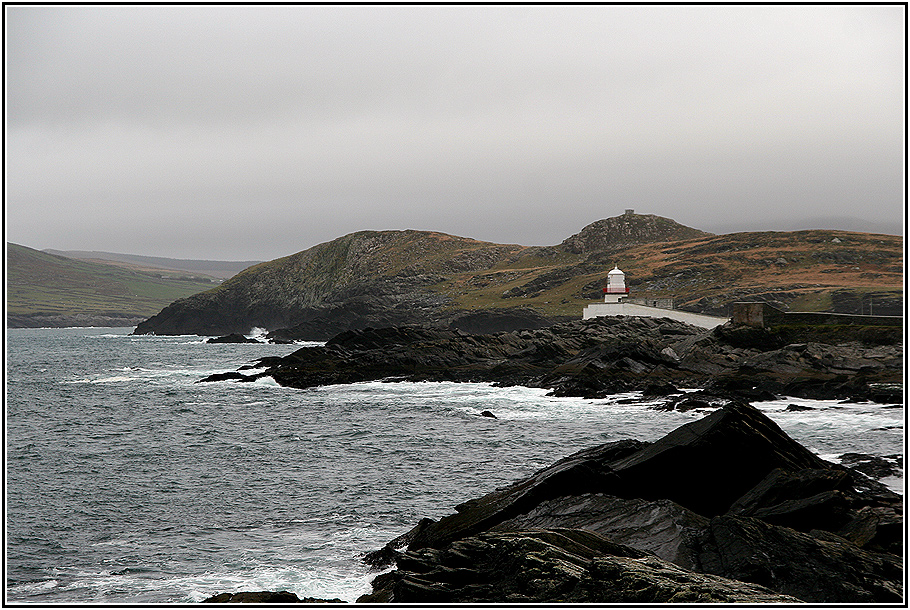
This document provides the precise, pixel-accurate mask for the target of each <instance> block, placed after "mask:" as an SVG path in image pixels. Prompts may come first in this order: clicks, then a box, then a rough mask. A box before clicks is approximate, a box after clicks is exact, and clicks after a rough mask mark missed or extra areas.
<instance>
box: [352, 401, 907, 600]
mask: <svg viewBox="0 0 910 610" xmlns="http://www.w3.org/2000/svg"><path fill="white" fill-rule="evenodd" d="M455 510H456V512H455V513H454V514H451V515H449V516H446V517H443V518H441V519H439V520H438V521H434V520H431V519H423V520H421V521H420V522H419V523H418V524H417V526H416V527H415V528H413V529H412V530H411V531H409V532H407V533H405V534H403V535H402V536H399V537H398V538H396V539H395V540H393V541H391V542H390V543H389V544H387V545H386V547H385V548H383V549H380V550H379V551H377V552H375V553H371V554H368V555H367V556H366V557H365V558H364V560H365V561H366V562H368V563H370V564H371V565H374V566H381V565H389V564H395V570H393V571H392V572H389V573H386V574H382V575H380V576H378V577H377V578H376V579H375V580H374V581H373V593H371V594H368V595H364V596H362V597H361V598H360V599H358V602H371V603H381V602H391V603H464V602H473V603H497V602H498V603H504V602H505V603H538V602H543V603H547V602H568V603H598V602H599V603H633V602H641V603H666V602H694V603H706V602H723V603H727V602H747V603H794V602H797V601H803V602H810V603H898V602H900V601H902V599H903V595H904V589H903V566H902V553H903V500H902V498H901V497H900V496H899V495H898V494H895V493H893V492H891V491H890V490H888V489H887V488H886V487H884V486H883V485H880V484H878V483H876V482H875V481H873V480H871V479H869V478H868V477H866V476H865V475H863V474H862V473H860V472H858V471H855V470H852V469H850V468H847V467H845V466H841V465H836V464H831V463H829V462H826V461H824V460H822V459H821V458H819V457H817V456H816V455H814V454H813V453H812V452H810V451H809V450H808V449H806V448H805V447H803V446H802V445H800V444H799V443H797V442H796V441H794V440H792V439H791V438H789V437H788V436H787V435H786V434H785V433H784V432H783V431H781V430H780V428H779V427H778V426H777V425H776V424H775V423H774V422H773V421H771V420H770V419H768V418H767V417H766V416H765V415H763V414H762V413H761V412H760V411H758V410H757V409H755V408H754V407H752V406H750V405H748V404H744V403H733V404H730V405H728V406H725V407H723V408H721V409H718V410H717V411H715V412H714V413H711V414H710V415H707V416H706V417H704V418H702V419H701V420H698V421H695V422H692V423H689V424H686V425H684V426H681V427H680V428H677V429H676V430H674V431H672V432H670V433H669V434H667V435H666V436H664V437H663V438H661V439H659V440H657V441H655V442H653V443H645V442H641V441H635V440H624V441H618V442H614V443H608V444H605V445H599V446H597V447H592V448H589V449H585V450H582V451H579V452H577V453H575V454H573V455H571V456H568V457H566V458H563V459H561V460H559V461H557V462H556V463H554V464H553V465H552V466H550V467H547V468H544V469H542V470H540V471H538V472H537V473H535V474H533V475H531V476H530V477H527V478H525V479H522V480H520V481H517V482H515V483H513V484H511V485H508V486H506V487H503V488H500V489H497V490H495V491H493V492H491V493H489V494H487V495H485V496H483V497H481V498H476V499H473V500H470V501H468V502H465V503H463V504H460V505H458V506H456V507H455Z"/></svg>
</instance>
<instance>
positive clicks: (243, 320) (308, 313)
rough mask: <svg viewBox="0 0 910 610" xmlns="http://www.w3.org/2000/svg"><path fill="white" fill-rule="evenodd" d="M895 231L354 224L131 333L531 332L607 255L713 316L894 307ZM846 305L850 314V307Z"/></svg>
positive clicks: (594, 296) (633, 219) (899, 272)
mask: <svg viewBox="0 0 910 610" xmlns="http://www.w3.org/2000/svg"><path fill="white" fill-rule="evenodd" d="M902 244H903V242H902V239H901V238H900V237H896V236H890V235H873V234H863V233H851V232H847V231H828V230H819V231H797V232H789V233H788V232H771V231H769V232H755V233H736V234H730V235H720V236H717V235H712V234H710V233H707V232H704V231H700V230H698V229H693V228H691V227H686V226H684V225H681V224H679V223H676V222H675V221H673V220H671V219H667V218H662V217H659V216H654V215H642V214H634V213H627V214H623V215H621V216H617V217H613V218H608V219H604V220H600V221H597V222H594V223H591V224H590V225H588V226H586V227H584V228H583V229H582V230H581V231H579V232H578V233H577V234H575V235H573V236H571V237H569V238H567V239H566V240H564V241H563V242H562V243H561V244H558V245H555V246H521V245H514V244H513V245H508V244H496V243H491V242H482V241H478V240H474V239H469V238H464V237H456V236H452V235H446V234H444V233H438V232H430V231H414V230H408V231H359V232H356V233H351V234H349V235H345V236H343V237H339V238H338V239H335V240H332V241H330V242H326V243H323V244H319V245H317V246H313V247H312V248H309V249H307V250H304V251H302V252H298V253H296V254H293V255H290V256H286V257H283V258H280V259H276V260H273V261H269V262H265V263H261V264H259V265H256V266H253V267H251V268H248V269H246V270H244V271H243V272H241V273H239V274H238V275H236V276H235V277H233V278H231V279H230V280H227V281H225V282H224V283H223V284H222V285H221V286H219V287H218V288H216V289H213V290H209V291H206V292H204V293H200V294H197V295H193V296H191V297H188V298H186V299H181V300H179V301H177V302H175V303H172V304H171V305H169V306H168V307H166V308H164V309H163V310H162V311H161V312H160V313H159V314H157V315H155V316H153V317H152V318H150V319H149V320H146V321H145V322H143V323H141V324H139V325H138V326H137V328H136V331H135V332H136V333H137V334H142V333H157V334H177V333H180V334H182V333H196V334H201V335H222V334H229V333H232V332H240V333H246V332H248V331H249V330H250V329H251V328H253V327H262V328H266V329H268V330H271V331H275V333H276V335H280V336H283V337H284V338H296V339H327V338H329V337H331V336H333V335H335V334H337V333H338V332H341V331H344V330H352V329H360V328H365V327H369V326H372V327H378V326H389V325H400V324H412V323H420V324H435V325H443V326H453V327H455V328H462V329H464V330H470V331H472V332H492V331H495V330H508V329H512V328H516V327H519V328H520V327H526V328H536V327H540V326H544V325H548V324H550V323H552V322H554V321H558V320H565V319H572V318H577V317H580V315H581V309H582V308H583V307H584V305H586V304H587V303H589V302H591V301H594V300H598V299H599V298H600V294H601V292H600V288H601V287H602V286H603V284H604V281H605V279H606V274H607V272H608V271H609V270H610V268H612V265H613V264H618V265H619V266H620V268H621V269H623V271H625V272H626V276H627V282H628V283H629V285H630V286H631V287H632V289H633V292H634V293H635V295H636V296H642V297H659V298H672V299H675V300H676V302H677V304H678V306H680V308H683V309H688V310H690V311H699V312H704V313H712V314H716V315H725V313H726V310H727V309H728V308H729V304H730V303H732V301H734V300H743V299H758V300H765V301H768V302H770V303H772V304H774V305H776V306H779V307H782V308H784V309H787V308H788V307H789V306H790V305H793V306H794V307H800V308H804V310H809V311H811V310H823V309H826V308H829V309H830V308H833V309H835V310H839V311H845V312H849V311H847V310H849V309H850V308H862V307H863V306H864V305H863V304H864V303H865V301H864V299H868V298H874V299H875V302H876V311H877V313H881V314H885V313H886V311H885V310H887V309H888V308H893V307H895V306H897V307H899V306H900V305H899V304H900V303H901V302H902V301H901V299H902V280H903V256H902V251H903V246H902ZM857 313H859V311H857Z"/></svg>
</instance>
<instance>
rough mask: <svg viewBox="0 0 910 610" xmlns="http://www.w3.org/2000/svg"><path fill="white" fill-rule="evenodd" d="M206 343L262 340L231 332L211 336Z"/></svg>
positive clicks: (254, 341)
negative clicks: (220, 335)
mask: <svg viewBox="0 0 910 610" xmlns="http://www.w3.org/2000/svg"><path fill="white" fill-rule="evenodd" d="M206 343H262V341H259V340H257V339H250V338H247V337H245V336H243V335H241V334H240V333H231V334H229V335H224V336H223V337H212V338H211V339H207V340H206Z"/></svg>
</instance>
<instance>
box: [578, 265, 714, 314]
mask: <svg viewBox="0 0 910 610" xmlns="http://www.w3.org/2000/svg"><path fill="white" fill-rule="evenodd" d="M628 296H629V287H628V286H626V274H625V273H623V272H622V271H620V270H619V267H617V266H615V265H614V266H613V269H612V270H611V271H610V272H609V273H608V274H607V286H606V288H604V300H603V303H591V304H590V305H588V306H587V307H585V309H584V311H583V312H582V319H584V320H587V319H589V318H598V317H600V316H645V317H648V318H670V319H672V320H679V321H680V322H687V323H688V324H693V325H695V326H701V327H703V328H714V327H715V326H720V325H721V324H724V323H725V322H727V320H728V319H727V318H720V317H717V316H706V315H704V314H700V313H690V312H688V311H680V310H678V309H664V308H663V307H651V306H649V305H639V304H638V303H628V302H626V299H627V297H628Z"/></svg>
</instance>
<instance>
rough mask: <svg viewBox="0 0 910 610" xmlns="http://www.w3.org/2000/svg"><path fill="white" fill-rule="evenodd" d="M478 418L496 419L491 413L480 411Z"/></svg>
mask: <svg viewBox="0 0 910 610" xmlns="http://www.w3.org/2000/svg"><path fill="white" fill-rule="evenodd" d="M480 416H481V417H491V418H493V419H496V416H495V415H493V413H492V412H491V411H481V412H480Z"/></svg>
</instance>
